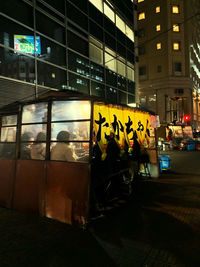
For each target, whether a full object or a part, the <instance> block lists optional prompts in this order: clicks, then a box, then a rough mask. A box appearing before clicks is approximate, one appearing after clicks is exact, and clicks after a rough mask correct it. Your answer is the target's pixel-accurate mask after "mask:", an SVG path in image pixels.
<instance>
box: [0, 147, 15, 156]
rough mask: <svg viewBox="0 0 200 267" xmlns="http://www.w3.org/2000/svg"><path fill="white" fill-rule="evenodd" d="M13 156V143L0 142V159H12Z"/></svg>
mask: <svg viewBox="0 0 200 267" xmlns="http://www.w3.org/2000/svg"><path fill="white" fill-rule="evenodd" d="M14 157H15V143H10V144H6V143H4V144H0V158H1V159H14Z"/></svg>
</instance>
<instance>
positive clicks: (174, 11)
mask: <svg viewBox="0 0 200 267" xmlns="http://www.w3.org/2000/svg"><path fill="white" fill-rule="evenodd" d="M172 13H173V14H179V6H172Z"/></svg>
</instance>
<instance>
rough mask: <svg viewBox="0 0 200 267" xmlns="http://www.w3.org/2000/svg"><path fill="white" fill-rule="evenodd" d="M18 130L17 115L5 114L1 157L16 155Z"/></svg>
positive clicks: (0, 150)
mask: <svg viewBox="0 0 200 267" xmlns="http://www.w3.org/2000/svg"><path fill="white" fill-rule="evenodd" d="M16 132H17V115H9V116H4V117H2V119H1V131H0V133H1V135H0V158H6V159H13V158H14V157H15V142H16Z"/></svg>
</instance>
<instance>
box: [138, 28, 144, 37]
mask: <svg viewBox="0 0 200 267" xmlns="http://www.w3.org/2000/svg"><path fill="white" fill-rule="evenodd" d="M144 36H145V30H144V29H140V30H138V37H140V38H141V37H144Z"/></svg>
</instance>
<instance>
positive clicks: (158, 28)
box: [156, 24, 161, 32]
mask: <svg viewBox="0 0 200 267" xmlns="http://www.w3.org/2000/svg"><path fill="white" fill-rule="evenodd" d="M160 30H161V26H160V24H158V25H156V31H157V32H159V31H160Z"/></svg>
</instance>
